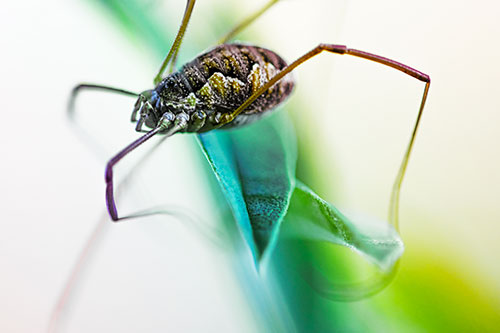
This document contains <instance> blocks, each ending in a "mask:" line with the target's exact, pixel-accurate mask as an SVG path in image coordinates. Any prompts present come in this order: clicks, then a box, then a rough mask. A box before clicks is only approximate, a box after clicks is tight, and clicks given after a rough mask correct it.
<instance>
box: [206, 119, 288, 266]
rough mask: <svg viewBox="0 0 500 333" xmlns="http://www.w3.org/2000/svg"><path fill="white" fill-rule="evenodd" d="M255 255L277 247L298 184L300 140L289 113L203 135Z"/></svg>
mask: <svg viewBox="0 0 500 333" xmlns="http://www.w3.org/2000/svg"><path fill="white" fill-rule="evenodd" d="M199 138H200V143H201V146H202V148H203V151H204V152H205V155H206V157H207V159H208V161H209V163H210V165H211V167H212V169H213V171H214V172H215V174H216V176H217V178H218V180H219V182H220V184H221V187H222V189H223V192H224V195H225V197H226V200H227V201H228V203H229V205H230V207H231V209H232V211H233V215H234V217H235V219H236V223H237V224H238V227H239V229H240V231H241V234H242V237H243V238H244V239H245V241H246V242H247V243H248V245H249V247H250V249H251V251H252V253H253V255H254V258H255V259H256V260H259V259H261V258H262V256H263V255H264V254H265V253H269V252H271V251H272V249H273V247H274V245H275V243H276V239H277V235H278V231H279V228H280V224H281V221H282V219H283V217H284V215H285V214H286V212H287V209H288V204H289V200H290V196H291V194H292V192H293V189H294V185H295V184H294V180H295V163H296V158H297V157H296V155H297V153H296V143H295V135H294V131H293V128H292V126H291V123H290V121H289V120H288V118H287V116H286V114H285V112H283V111H281V112H277V113H275V114H274V115H272V116H271V117H267V118H265V119H263V120H260V121H258V122H256V123H254V124H252V125H250V126H246V127H244V128H241V129H237V130H229V131H222V130H220V131H214V132H209V133H205V134H202V135H200V136H199Z"/></svg>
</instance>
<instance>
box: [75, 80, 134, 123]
mask: <svg viewBox="0 0 500 333" xmlns="http://www.w3.org/2000/svg"><path fill="white" fill-rule="evenodd" d="M82 90H103V91H108V92H114V93H117V94H122V95H126V96H133V97H138V96H139V94H137V93H135V92H132V91H129V90H125V89H120V88H113V87H108V86H103V85H99V84H90V83H80V84H79V85H77V86H75V87H74V88H73V89H72V90H71V95H70V97H69V101H68V109H67V112H68V116H69V118H71V119H73V116H74V114H75V100H76V97H77V96H78V94H79V93H80V92H81V91H82Z"/></svg>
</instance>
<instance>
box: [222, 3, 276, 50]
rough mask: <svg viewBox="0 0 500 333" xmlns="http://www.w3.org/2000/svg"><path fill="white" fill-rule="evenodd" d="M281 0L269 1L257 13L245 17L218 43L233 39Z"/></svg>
mask: <svg viewBox="0 0 500 333" xmlns="http://www.w3.org/2000/svg"><path fill="white" fill-rule="evenodd" d="M278 1H279V0H271V1H269V2H268V3H266V4H265V5H264V6H263V7H262V8H261V9H259V10H258V11H256V12H255V13H253V14H251V15H250V16H248V17H247V18H245V19H244V20H243V21H241V22H240V23H239V24H238V25H237V26H235V27H234V28H233V29H231V31H229V32H228V33H227V35H225V36H224V37H223V38H221V39H220V40H219V41H218V42H217V44H224V43H227V42H228V41H229V40H231V39H232V38H233V37H234V36H236V35H237V34H238V33H240V32H241V31H242V30H243V29H245V28H246V27H247V26H248V25H250V24H251V23H252V22H253V21H255V20H256V19H258V18H259V17H260V16H261V15H262V14H264V13H265V12H266V11H267V10H268V9H269V8H271V7H272V6H273V5H274V4H275V3H277V2H278Z"/></svg>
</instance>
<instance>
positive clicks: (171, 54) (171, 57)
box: [153, 0, 196, 86]
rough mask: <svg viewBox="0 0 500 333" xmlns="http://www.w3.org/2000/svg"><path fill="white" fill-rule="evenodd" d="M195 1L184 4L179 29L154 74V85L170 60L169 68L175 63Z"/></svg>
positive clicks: (160, 78) (189, 0) (158, 81)
mask: <svg viewBox="0 0 500 333" xmlns="http://www.w3.org/2000/svg"><path fill="white" fill-rule="evenodd" d="M195 2H196V0H188V2H187V4H186V10H185V11H184V17H183V18H182V22H181V26H180V28H179V31H178V32H177V36H175V40H174V43H173V44H172V47H171V48H170V50H169V51H168V54H167V56H166V57H165V60H163V63H162V64H161V66H160V70H159V71H158V74H156V76H155V78H154V81H153V82H154V84H155V86H156V85H158V83H160V82H161V80H162V78H163V72H164V71H165V69H166V68H167V66H168V64H169V63H170V61H172V64H171V70H172V69H173V67H174V65H175V61H176V59H177V53H178V52H179V48H180V46H181V42H182V38H183V37H184V33H185V32H186V29H187V25H188V23H189V19H190V18H191V13H192V12H193V7H194V3H195Z"/></svg>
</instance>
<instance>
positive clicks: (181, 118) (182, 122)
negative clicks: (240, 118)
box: [104, 113, 189, 222]
mask: <svg viewBox="0 0 500 333" xmlns="http://www.w3.org/2000/svg"><path fill="white" fill-rule="evenodd" d="M188 119H189V117H188V116H187V115H186V114H184V113H179V114H178V115H177V116H176V117H175V119H170V118H168V117H164V118H162V120H160V121H159V123H158V125H157V126H156V127H155V128H154V129H152V130H151V131H149V132H148V133H146V134H144V135H143V136H141V137H140V138H138V139H137V140H135V141H134V142H132V143H131V144H129V145H128V146H126V147H125V148H123V149H122V150H121V151H120V152H119V153H118V154H116V155H115V156H114V157H113V158H111V159H110V160H109V161H108V163H107V164H106V171H105V176H104V179H105V181H106V206H107V208H108V212H109V215H110V217H111V219H112V220H113V221H115V222H117V221H119V220H123V219H126V218H130V217H133V216H126V217H118V211H117V209H116V203H115V197H114V192H113V167H114V166H115V165H116V164H117V163H118V162H120V160H121V159H122V158H124V157H125V156H126V155H128V154H129V153H130V152H131V151H133V150H134V149H136V148H137V147H139V146H140V145H142V144H143V143H144V142H146V141H148V140H149V139H151V138H152V137H153V136H155V135H156V134H158V133H160V132H163V131H164V130H166V129H168V131H167V132H166V133H165V138H164V139H166V138H167V137H169V136H171V135H173V134H175V133H177V132H178V131H181V130H183V129H185V128H186V127H187V122H188ZM172 122H173V124H174V125H173V126H172V127H171V128H169V127H170V125H171V124H172ZM142 215H143V216H144V215H146V214H145V213H143V214H142ZM147 215H151V214H147Z"/></svg>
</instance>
